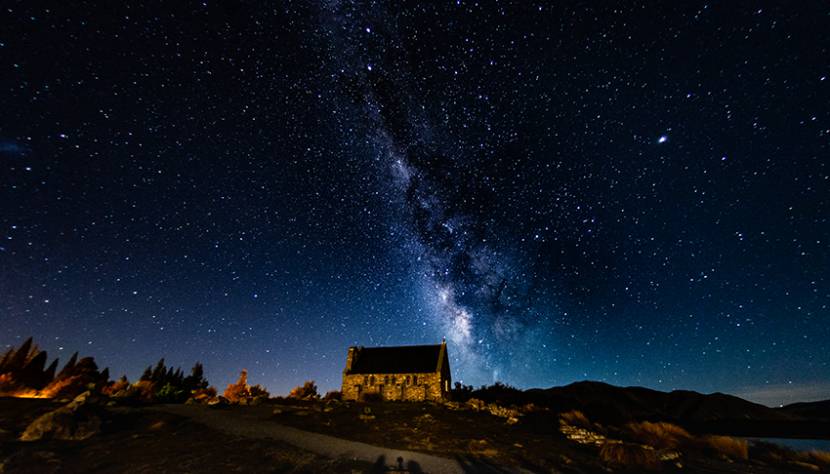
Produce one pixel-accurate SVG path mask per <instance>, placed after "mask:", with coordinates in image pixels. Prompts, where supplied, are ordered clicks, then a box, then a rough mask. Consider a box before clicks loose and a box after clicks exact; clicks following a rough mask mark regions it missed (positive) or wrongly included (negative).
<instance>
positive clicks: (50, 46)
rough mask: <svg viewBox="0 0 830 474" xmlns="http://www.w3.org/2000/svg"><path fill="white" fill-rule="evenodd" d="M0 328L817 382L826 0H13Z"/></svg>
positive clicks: (239, 348)
mask: <svg viewBox="0 0 830 474" xmlns="http://www.w3.org/2000/svg"><path fill="white" fill-rule="evenodd" d="M4 9H5V11H4V14H3V18H2V20H1V21H2V28H0V68H2V71H3V74H0V91H2V94H0V110H2V114H1V115H0V239H2V242H0V318H2V319H0V321H2V328H3V331H2V332H0V345H3V346H5V345H13V344H18V343H19V342H21V340H22V339H23V338H25V337H28V336H30V335H32V336H34V337H35V339H36V341H37V342H38V343H39V344H40V345H41V346H42V347H44V348H45V349H47V350H49V352H50V354H52V355H58V356H60V357H61V358H62V359H64V360H65V359H66V358H67V357H68V356H69V355H70V353H71V352H74V351H80V352H82V353H83V354H89V355H94V356H95V357H96V359H97V360H98V361H99V363H100V364H102V365H108V366H110V367H111V370H112V371H113V373H115V374H120V373H127V374H128V375H129V376H130V377H133V378H134V377H136V376H137V375H138V374H139V373H140V370H141V369H143V368H144V367H146V366H147V365H149V364H151V363H154V362H155V361H156V360H157V359H158V358H159V357H162V356H164V357H166V358H167V360H168V362H171V363H173V364H175V365H183V366H187V367H189V366H190V365H192V363H193V362H195V361H196V360H200V361H202V362H204V364H205V367H206V373H207V375H208V378H209V380H211V382H213V383H214V384H216V385H219V386H220V387H223V386H224V385H225V384H227V383H228V382H230V381H231V380H232V379H233V378H235V376H236V373H237V372H238V371H239V370H240V369H242V368H247V369H249V370H250V372H251V381H252V382H254V383H262V384H264V385H266V386H267V387H269V388H270V389H271V390H272V391H274V392H286V391H287V390H288V389H290V388H291V387H292V386H294V385H297V384H299V383H301V382H302V381H303V380H305V379H316V380H317V381H318V383H319V385H320V386H321V387H322V388H323V389H332V388H336V387H337V386H338V385H339V377H340V371H341V370H342V366H343V363H344V358H345V353H346V348H347V347H348V346H349V345H367V346H369V345H378V344H411V343H435V342H438V341H440V340H441V338H442V337H446V338H447V341H448V342H449V345H450V351H451V354H452V355H453V372H454V378H455V380H462V381H463V382H465V383H472V384H475V385H479V384H483V383H491V382H492V381H494V380H496V379H498V380H503V381H505V382H507V383H510V384H514V385H518V386H521V387H529V386H550V385H558V384H565V383H569V382H572V381H575V380H582V379H595V380H603V381H607V382H610V383H614V384H620V385H644V386H648V387H653V388H658V389H664V390H668V389H673V388H688V389H695V390H700V391H705V392H710V391H726V392H732V393H737V394H740V395H745V396H747V397H749V398H751V399H754V400H758V401H762V402H764V403H771V404H773V403H780V402H786V401H794V400H796V399H817V398H830V365H828V364H829V363H830V357H829V356H828V353H830V350H829V349H830V347H828V341H830V329H828V327H830V326H829V325H828V322H830V321H829V319H830V310H828V302H830V282H829V281H828V278H827V270H826V268H828V265H830V247H828V241H830V223H828V220H827V215H828V211H830V209H829V208H830V205H828V199H830V169H828V160H829V159H830V147H828V142H830V111H828V106H827V104H828V103H830V80H828V79H827V78H828V76H830V65H828V62H827V59H826V58H827V57H830V51H828V48H830V34H828V33H827V32H828V31H830V10H828V8H827V5H826V3H825V2H819V1H808V2H798V4H797V5H792V4H784V3H773V2H756V3H752V4H750V3H748V2H730V3H729V4H728V5H724V4H719V3H712V4H708V3H702V2H700V3H698V2H687V3H685V4H683V5H680V6H678V5H676V4H672V5H668V4H661V3H659V2H623V3H622V4H619V5H616V6H614V7H603V6H590V5H588V4H586V3H584V2H564V3H563V2H558V3H556V4H555V5H553V4H550V5H549V4H547V3H529V2H500V3H489V2H488V3H473V2H464V1H461V2H445V3H440V2H439V3H430V4H424V2H403V3H396V4H394V5H392V4H391V3H390V4H385V3H383V2H380V3H362V2H336V1H334V2H320V3H318V2H313V3H312V2H308V3H306V2H286V3H278V4H274V3H273V2H176V4H175V5H172V4H170V3H169V2H167V3H165V2H130V4H129V5H120V4H119V5H108V6H104V7H102V6H100V5H93V3H92V2H89V3H84V2H81V3H79V4H77V5H73V6H71V7H69V6H52V7H48V8H43V7H41V6H37V5H33V4H31V3H28V2H14V3H12V4H10V5H9V6H8V7H4Z"/></svg>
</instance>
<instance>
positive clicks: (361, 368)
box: [341, 342, 451, 401]
mask: <svg viewBox="0 0 830 474" xmlns="http://www.w3.org/2000/svg"><path fill="white" fill-rule="evenodd" d="M450 382H451V381H450V370H449V357H448V356H447V345H446V343H445V342H442V343H441V344H435V345H423V346H396V347H350V348H349V351H348V354H347V355H346V367H345V369H344V370H343V385H342V388H341V391H342V393H343V398H344V399H346V400H362V399H363V398H365V397H366V396H367V394H374V395H373V396H375V397H379V398H381V399H383V400H404V401H423V400H445V399H447V398H448V397H449V390H450Z"/></svg>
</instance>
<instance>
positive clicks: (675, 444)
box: [625, 421, 692, 449]
mask: <svg viewBox="0 0 830 474" xmlns="http://www.w3.org/2000/svg"><path fill="white" fill-rule="evenodd" d="M625 434H626V435H627V436H628V437H629V438H630V439H631V441H634V442H637V443H640V444H645V445H648V446H651V447H653V448H655V449H678V448H680V447H681V446H684V445H688V444H689V443H690V442H691V441H692V435H690V434H689V432H688V431H686V430H684V429H683V428H681V427H679V426H677V425H673V424H671V423H665V422H656V423H652V422H649V421H642V422H639V423H636V422H635V423H629V424H627V425H626V426H625Z"/></svg>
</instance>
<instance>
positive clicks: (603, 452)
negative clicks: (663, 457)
mask: <svg viewBox="0 0 830 474" xmlns="http://www.w3.org/2000/svg"><path fill="white" fill-rule="evenodd" d="M599 456H600V459H602V461H603V462H604V463H606V464H609V465H611V466H614V467H617V468H622V469H627V470H632V471H643V470H646V471H656V470H658V469H660V467H661V465H660V459H659V458H658V457H657V451H655V450H653V449H651V448H649V447H647V446H641V445H639V444H630V443H614V442H606V443H603V445H602V447H601V448H600V450H599Z"/></svg>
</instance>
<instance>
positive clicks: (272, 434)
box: [153, 405, 506, 474]
mask: <svg viewBox="0 0 830 474" xmlns="http://www.w3.org/2000/svg"><path fill="white" fill-rule="evenodd" d="M153 409H154V410H161V411H164V412H167V413H173V414H175V415H180V416H185V417H187V418H190V419H192V420H193V421H196V422H198V423H201V424H203V425H206V426H208V427H210V428H213V429H217V430H220V431H224V432H226V433H231V434H235V435H238V436H245V437H249V438H258V439H265V438H272V439H278V440H281V441H284V442H286V443H289V444H292V445H294V446H297V447H298V448H301V449H305V450H307V451H311V452H313V453H317V454H320V455H322V456H325V457H328V458H332V459H337V458H347V459H356V460H361V461H368V462H371V463H375V464H377V465H378V466H383V465H388V466H397V465H398V459H399V458H402V459H403V461H402V465H403V466H404V468H406V469H408V471H409V472H416V473H417V472H422V473H429V474H442V473H463V472H482V471H481V468H482V467H484V466H472V465H465V466H462V464H461V463H459V462H458V461H456V460H453V459H446V458H441V457H438V456H431V455H429V454H423V453H416V452H412V451H403V450H398V449H390V448H383V447H380V446H373V445H371V444H366V443H359V442H357V441H349V440H345V439H341V438H335V437H333V436H327V435H323V434H319V433H311V432H308V431H303V430H298V429H296V428H292V427H289V426H284V425H280V424H277V423H274V422H273V421H268V420H266V419H263V418H262V413H261V412H260V411H259V410H233V411H231V410H221V409H218V410H217V409H211V408H207V407H204V406H198V405H163V406H158V407H154V408H153ZM462 462H463V461H462ZM464 464H467V463H466V462H464ZM484 472H506V471H501V470H494V469H492V468H490V469H487V468H485V469H484Z"/></svg>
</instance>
